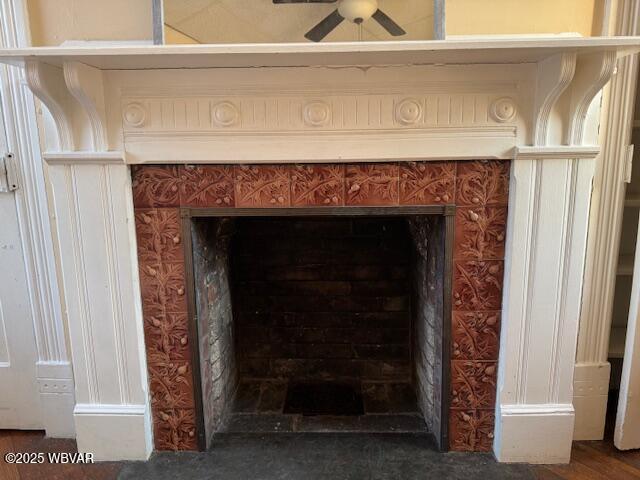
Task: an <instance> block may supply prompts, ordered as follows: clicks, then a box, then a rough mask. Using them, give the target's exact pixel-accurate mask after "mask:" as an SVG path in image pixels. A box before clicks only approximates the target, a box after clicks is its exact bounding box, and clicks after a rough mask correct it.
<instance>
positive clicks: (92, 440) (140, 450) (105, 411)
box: [73, 404, 153, 461]
mask: <svg viewBox="0 0 640 480" xmlns="http://www.w3.org/2000/svg"><path fill="white" fill-rule="evenodd" d="M73 416H74V419H75V425H76V441H77V443H78V451H79V452H87V453H89V452H90V453H93V456H94V459H95V460H98V461H115V460H147V459H148V458H149V455H151V451H152V450H153V439H152V435H151V418H150V414H149V410H148V408H147V406H146V405H105V404H77V405H76V407H75V409H74V412H73Z"/></svg>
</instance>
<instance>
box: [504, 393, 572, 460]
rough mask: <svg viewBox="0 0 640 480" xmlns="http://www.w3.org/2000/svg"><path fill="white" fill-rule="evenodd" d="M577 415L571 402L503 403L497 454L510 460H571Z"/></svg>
mask: <svg viewBox="0 0 640 480" xmlns="http://www.w3.org/2000/svg"><path fill="white" fill-rule="evenodd" d="M574 418H575V412H574V409H573V406H572V405H571V404H549V403H547V404H528V405H501V406H500V407H499V408H498V414H497V416H496V439H495V442H494V454H495V456H496V458H497V459H498V461H500V462H506V463H546V464H551V463H569V460H570V458H571V442H572V440H573V425H574Z"/></svg>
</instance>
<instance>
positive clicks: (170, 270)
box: [140, 263, 187, 312]
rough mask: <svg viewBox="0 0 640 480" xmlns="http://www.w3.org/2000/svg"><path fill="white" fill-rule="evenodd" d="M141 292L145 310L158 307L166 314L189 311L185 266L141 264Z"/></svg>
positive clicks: (176, 264)
mask: <svg viewBox="0 0 640 480" xmlns="http://www.w3.org/2000/svg"><path fill="white" fill-rule="evenodd" d="M140 290H141V293H142V306H143V310H148V309H153V308H154V306H155V305H157V306H160V307H161V308H162V309H163V311H164V312H186V311H187V300H186V280H185V274H184V264H181V263H141V264H140ZM155 308H157V307H155Z"/></svg>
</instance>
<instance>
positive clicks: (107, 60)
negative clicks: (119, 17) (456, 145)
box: [0, 36, 640, 70]
mask: <svg viewBox="0 0 640 480" xmlns="http://www.w3.org/2000/svg"><path fill="white" fill-rule="evenodd" d="M602 51H616V52H617V53H618V55H619V56H625V55H629V54H632V53H637V52H638V51H640V37H599V38H574V37H562V36H539V37H538V36H537V37H528V38H513V37H509V38H496V37H487V38H473V39H471V38H465V39H456V40H433V41H407V42H360V43H354V42H346V43H320V44H309V43H288V44H218V45H163V46H152V45H144V46H140V45H135V46H132V45H126V46H105V45H104V44H101V45H100V44H98V45H95V44H92V45H87V46H73V47H44V48H25V49H11V50H0V62H2V63H10V64H15V65H22V64H23V63H24V62H25V61H26V60H37V61H42V62H45V63H48V64H52V65H61V64H62V63H63V62H68V61H76V62H80V63H84V64H86V65H90V66H92V67H96V68H98V69H101V70H144V69H170V68H225V67H234V68H238V67H295V66H319V65H331V66H341V65H368V66H370V65H419V64H446V65H457V64H516V63H535V62H539V61H541V60H544V59H545V58H548V57H551V56H553V55H555V54H558V53H571V52H575V53H577V54H578V55H579V56H581V55H588V54H590V53H597V52H602Z"/></svg>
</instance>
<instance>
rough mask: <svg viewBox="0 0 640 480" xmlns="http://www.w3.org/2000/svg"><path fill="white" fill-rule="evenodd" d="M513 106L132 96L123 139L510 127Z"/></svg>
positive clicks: (502, 102) (477, 99)
mask: <svg viewBox="0 0 640 480" xmlns="http://www.w3.org/2000/svg"><path fill="white" fill-rule="evenodd" d="M517 114H518V107H517V104H516V101H515V100H514V99H513V98H511V97H500V96H499V95H498V94H491V93H455V94H444V93H442V94H426V95H416V96H411V97H406V96H404V95H400V94H389V95H383V94H378V95H368V94H361V95H335V96H331V95H326V96H322V97H321V98H318V99H313V100H309V99H308V98H306V97H305V96H283V95H274V96H259V97H255V96H250V95H247V96H236V97H233V96H224V97H222V96H221V97H212V96H187V97H175V96H171V97H163V96H160V97H157V96H147V97H144V96H136V97H125V98H123V99H122V125H123V129H124V132H125V134H135V135H137V136H139V135H140V133H141V132H175V133H179V132H187V131H188V132H191V133H193V132H209V133H215V132H218V133H222V132H227V131H228V130H239V131H246V132H278V131H305V130H333V131H339V130H380V129H382V130H386V129H409V128H412V129H416V128H417V129H420V128H426V129H429V128H435V127H461V126H480V127H485V128H491V127H494V128H495V126H497V125H502V124H505V123H511V124H513V123H514V122H515V120H516V116H517Z"/></svg>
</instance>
